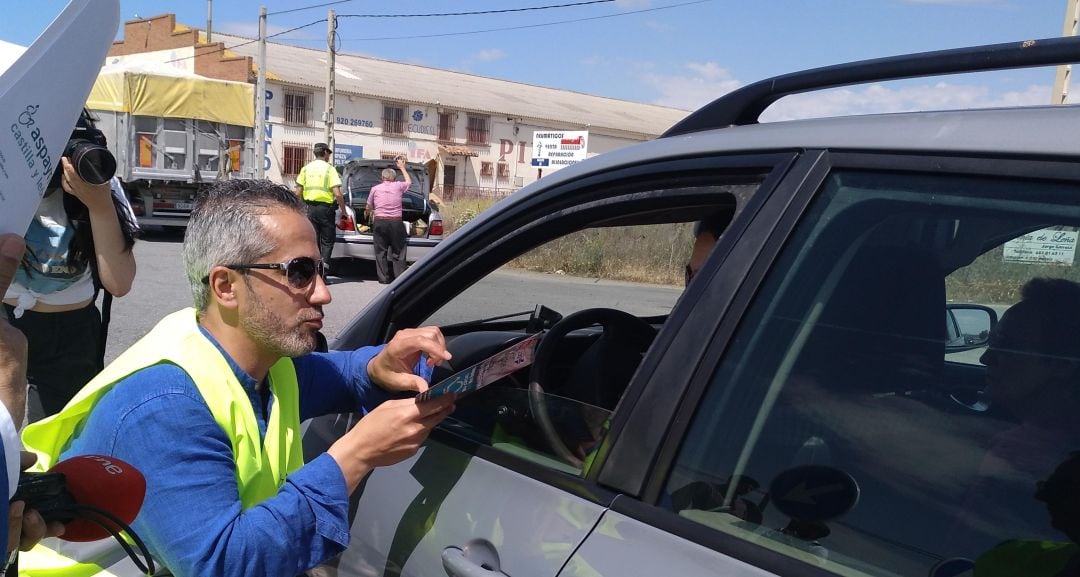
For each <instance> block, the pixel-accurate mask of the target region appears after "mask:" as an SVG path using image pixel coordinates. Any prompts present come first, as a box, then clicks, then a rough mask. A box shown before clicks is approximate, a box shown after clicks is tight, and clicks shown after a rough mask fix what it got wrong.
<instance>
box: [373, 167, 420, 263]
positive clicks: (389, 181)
mask: <svg viewBox="0 0 1080 577" xmlns="http://www.w3.org/2000/svg"><path fill="white" fill-rule="evenodd" d="M397 167H398V170H400V171H401V174H402V176H404V177H405V180H403V181H402V180H397V173H396V172H394V169H393V168H384V169H383V171H382V173H381V174H380V176H381V177H382V182H380V183H379V184H376V185H375V186H373V187H371V193H370V194H368V199H367V207H366V210H367V214H368V218H370V219H371V222H372V224H371V229H372V230H371V232H372V237H373V238H372V241H373V243H374V245H375V272H376V273H377V274H378V275H379V283H381V284H390V283H391V282H393V281H394V279H395V278H397V277H399V276H401V273H403V272H405V250H406V249H407V248H408V247H409V245H408V238H407V236H406V234H405V223H404V222H403V221H402V220H401V197H402V196H404V194H405V191H407V190H409V187H410V186H412V177H411V176H409V171H408V170H406V169H405V159H404V158H403V157H400V156H399V157H397Z"/></svg>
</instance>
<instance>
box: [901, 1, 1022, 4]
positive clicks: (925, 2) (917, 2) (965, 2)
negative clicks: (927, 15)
mask: <svg viewBox="0 0 1080 577" xmlns="http://www.w3.org/2000/svg"><path fill="white" fill-rule="evenodd" d="M904 2H905V3H907V4H945V5H955V4H1001V3H1002V0H904Z"/></svg>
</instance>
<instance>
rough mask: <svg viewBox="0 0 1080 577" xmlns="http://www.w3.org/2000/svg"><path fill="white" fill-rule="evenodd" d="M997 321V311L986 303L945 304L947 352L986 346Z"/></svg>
mask: <svg viewBox="0 0 1080 577" xmlns="http://www.w3.org/2000/svg"><path fill="white" fill-rule="evenodd" d="M997 321H998V316H997V311H995V310H994V309H992V308H990V307H988V306H985V305H973V304H947V305H945V335H946V337H945V352H946V353H956V352H961V351H969V350H972V349H977V348H979V347H985V346H986V345H987V344H988V343H989V342H990V331H992V330H994V326H995V325H997Z"/></svg>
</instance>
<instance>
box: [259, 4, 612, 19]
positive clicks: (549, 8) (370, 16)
mask: <svg viewBox="0 0 1080 577" xmlns="http://www.w3.org/2000/svg"><path fill="white" fill-rule="evenodd" d="M354 1H355V0H337V1H336V2H325V3H323V4H313V5H311V6H304V7H301V8H292V9H289V10H279V11H277V12H270V13H269V14H267V16H273V15H275V14H288V13H289V12H299V11H301V10H309V9H311V8H323V7H326V6H333V5H334V4H344V3H345V2H354ZM614 1H615V0H584V1H582V2H572V3H569V4H553V5H547V6H530V7H526V8H504V9H501V10H480V11H476V12H443V13H437V14H339V15H338V16H339V17H344V18H431V17H437V16H475V15H478V14H505V13H508V12H529V11H534V10H551V9H553V8H573V7H575V6H587V5H589V4H605V3H608V2H614Z"/></svg>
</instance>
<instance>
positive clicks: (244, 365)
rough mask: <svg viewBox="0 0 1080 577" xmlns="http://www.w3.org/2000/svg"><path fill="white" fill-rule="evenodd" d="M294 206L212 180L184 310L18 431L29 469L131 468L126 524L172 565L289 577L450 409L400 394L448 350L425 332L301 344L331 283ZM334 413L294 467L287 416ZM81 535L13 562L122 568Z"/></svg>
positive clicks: (193, 223)
mask: <svg viewBox="0 0 1080 577" xmlns="http://www.w3.org/2000/svg"><path fill="white" fill-rule="evenodd" d="M305 211H306V207H305V206H304V204H303V202H302V201H301V200H300V199H299V198H298V197H297V196H296V195H295V194H292V192H291V191H289V190H288V189H286V188H284V187H281V186H279V185H274V184H272V183H269V182H267V181H247V180H232V181H227V182H222V183H217V184H215V185H214V186H213V187H211V188H210V189H209V190H208V191H207V192H206V193H204V194H203V195H201V196H200V197H199V198H198V199H197V200H196V203H195V209H194V210H193V212H192V214H191V219H190V221H189V225H188V230H187V233H186V236H185V239H184V249H183V254H184V267H185V270H186V273H187V277H188V282H189V284H190V285H191V287H192V293H193V296H194V305H195V306H194V308H193V309H185V310H182V311H180V312H177V313H174V314H171V315H169V316H167V317H165V318H164V319H163V320H162V321H161V322H160V323H159V324H158V325H157V326H156V327H155V328H154V329H153V330H152V331H151V332H150V333H149V334H147V335H146V336H145V337H144V338H143V339H141V340H140V341H139V342H137V343H136V344H135V345H133V346H132V347H131V348H130V349H129V350H128V351H126V352H125V353H123V354H122V355H120V357H118V358H117V359H116V360H115V361H114V362H113V363H111V364H110V365H109V366H108V367H106V369H105V371H103V372H102V373H101V374H100V375H98V377H96V378H95V379H94V380H93V381H91V382H90V383H89V384H88V385H87V386H86V387H85V388H84V389H83V390H82V391H80V392H79V394H78V395H77V396H76V397H75V398H74V399H72V401H71V402H70V403H69V404H68V405H67V406H66V407H64V409H63V410H62V411H61V412H60V413H59V414H57V415H55V416H53V417H50V418H49V419H46V420H44V421H41V422H39V423H35V424H34V425H32V426H30V427H27V429H26V431H24V434H23V441H24V443H25V444H26V445H27V447H28V448H31V449H32V450H34V451H35V452H37V453H38V454H39V459H40V466H41V468H43V469H47V468H48V467H50V466H52V465H53V464H54V463H55V462H57V461H58V460H62V459H65V458H69V457H72V456H75V455H82V454H102V455H107V456H114V457H116V458H118V459H120V460H123V461H125V462H127V463H130V464H131V465H133V466H134V467H135V468H137V469H138V470H139V471H141V472H142V473H143V475H144V476H145V477H146V487H147V493H146V498H145V501H144V503H143V507H142V510H141V511H140V512H139V515H138V517H137V518H136V519H135V521H134V523H133V524H132V528H133V529H134V531H135V532H136V533H137V534H138V535H139V536H140V537H141V538H142V539H143V541H145V542H146V544H147V546H148V547H149V549H150V551H151V553H153V555H154V557H155V559H156V560H157V561H158V564H159V565H163V566H164V567H166V568H167V570H168V571H170V572H171V573H172V574H173V575H177V576H188V575H191V576H195V575H218V576H233V575H235V576H241V575H245V576H246V575H280V576H287V577H293V576H295V575H297V574H299V573H302V572H303V571H305V570H307V569H308V568H311V567H313V566H315V565H317V564H319V563H321V562H323V561H325V560H327V559H328V558H330V557H333V556H334V555H336V554H338V553H340V552H341V551H343V550H344V549H345V546H346V544H347V543H348V540H349V526H348V511H349V509H348V508H349V501H348V498H349V494H350V493H351V492H352V491H354V490H355V489H356V488H357V486H358V485H359V484H360V481H361V480H362V479H363V478H364V477H365V476H366V475H367V474H368V473H369V472H371V470H372V469H373V468H375V467H378V466H383V465H389V464H393V463H396V462H399V461H401V460H403V459H405V458H407V457H409V456H411V455H412V454H413V453H414V452H415V451H416V450H417V448H418V447H419V444H420V443H421V442H422V441H423V440H424V439H425V438H426V437H427V434H428V433H429V432H430V430H431V428H432V427H433V426H434V425H435V424H437V423H438V422H439V421H441V420H442V419H443V418H444V417H445V416H446V415H447V414H448V413H449V412H450V411H451V410H452V409H453V399H452V398H450V399H443V398H442V397H440V398H437V399H433V400H431V401H428V402H421V403H418V402H416V401H415V400H414V399H412V398H411V396H412V393H413V392H415V391H419V390H424V389H426V388H427V386H428V379H430V374H431V366H432V365H433V364H434V363H436V362H440V361H443V360H446V359H448V358H449V353H448V352H447V351H446V348H445V343H444V340H443V336H442V334H441V332H440V331H439V330H438V329H437V328H435V327H421V328H417V329H402V330H399V331H398V332H397V333H396V334H395V335H394V337H393V338H392V339H391V340H390V342H389V343H387V344H386V345H385V346H382V347H366V348H361V349H358V350H355V351H334V352H329V353H317V352H312V351H313V349H314V348H315V346H316V341H317V332H318V330H319V329H320V328H321V326H322V317H323V312H322V307H323V305H325V304H327V303H329V302H330V293H329V291H328V289H327V286H326V284H325V282H324V281H323V279H322V277H321V276H320V275H319V271H320V269H321V268H322V262H321V261H320V260H319V253H318V249H317V246H316V243H315V232H314V230H313V229H312V226H311V224H310V223H309V222H308V220H307V218H306V214H305ZM422 355H423V356H422ZM421 359H423V360H421ZM402 396H408V397H410V398H398V397H402ZM348 411H360V412H363V413H365V415H364V417H363V418H361V419H360V420H359V423H358V424H357V425H356V426H355V427H354V428H353V429H352V430H351V431H349V432H348V433H347V434H345V435H344V436H343V437H342V438H341V439H339V440H338V441H337V442H335V443H334V444H333V445H332V446H331V447H330V448H329V449H328V450H327V451H326V452H325V453H323V454H321V455H318V456H317V457H314V458H313V459H311V460H310V461H309V462H308V463H307V464H304V463H303V457H302V448H301V446H300V436H301V435H300V422H301V421H302V420H305V419H307V418H310V417H313V416H317V415H322V414H331V413H337V412H348ZM87 545H88V546H89V549H90V550H89V551H88V550H87V548H82V549H80V550H79V551H73V550H72V549H71V548H70V547H68V548H60V547H59V545H58V544H57V542H56V541H55V540H51V539H50V540H46V541H43V542H42V544H41V545H39V547H38V548H36V549H35V550H34V551H31V553H32V554H31V555H28V556H25V557H23V558H22V560H21V561H20V569H21V570H22V572H23V574H27V575H88V574H95V573H96V574H109V575H124V574H127V572H128V571H130V567H128V566H127V565H126V564H125V563H126V562H125V561H124V560H123V559H122V557H123V554H122V553H118V547H113V546H112V545H113V544H112V543H111V542H110V541H108V540H105V541H98V542H93V543H89V544H87ZM76 562H78V564H75V563H76ZM58 565H59V566H61V568H59V569H57V566H58Z"/></svg>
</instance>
